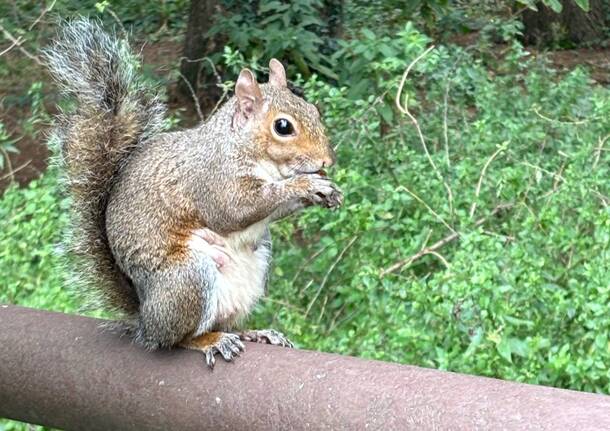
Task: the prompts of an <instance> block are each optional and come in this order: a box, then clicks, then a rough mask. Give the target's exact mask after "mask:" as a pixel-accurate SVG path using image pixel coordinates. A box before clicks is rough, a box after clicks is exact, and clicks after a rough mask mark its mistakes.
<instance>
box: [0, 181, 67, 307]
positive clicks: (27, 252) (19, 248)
mask: <svg viewBox="0 0 610 431" xmlns="http://www.w3.org/2000/svg"><path fill="white" fill-rule="evenodd" d="M66 210H67V201H66V200H65V199H62V198H61V196H60V195H59V193H58V187H57V181H56V175H54V173H53V172H49V173H47V174H46V175H45V176H43V177H42V178H41V179H40V180H36V181H32V182H31V183H30V184H29V186H28V187H27V188H23V189H20V188H18V187H17V186H15V185H13V186H11V187H10V188H9V189H8V190H6V191H5V192H4V194H3V195H2V200H1V201H0V263H1V267H2V284H1V286H2V288H1V289H0V302H1V303H13V304H20V305H24V306H28V307H35V308H46V309H53V310H58V311H74V310H75V309H76V306H75V303H74V301H73V299H72V298H71V297H70V295H68V293H67V291H66V288H65V281H66V277H65V275H64V273H63V271H62V259H61V255H60V253H58V250H57V249H56V246H57V244H58V243H59V241H60V239H61V232H62V231H63V227H64V225H65V223H66V221H67V219H66V216H65V214H66Z"/></svg>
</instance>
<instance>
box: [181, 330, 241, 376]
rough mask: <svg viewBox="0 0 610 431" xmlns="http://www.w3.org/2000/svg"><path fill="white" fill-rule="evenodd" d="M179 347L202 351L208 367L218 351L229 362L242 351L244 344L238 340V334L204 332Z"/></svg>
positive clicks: (213, 362) (212, 365) (212, 364)
mask: <svg viewBox="0 0 610 431" xmlns="http://www.w3.org/2000/svg"><path fill="white" fill-rule="evenodd" d="M180 347H184V348H185V349H191V350H199V351H201V352H203V354H204V355H205V362H206V363H207V364H208V366H209V367H210V368H214V364H215V363H216V359H215V357H214V356H215V355H216V353H220V355H221V356H222V358H223V359H224V360H225V361H227V362H231V361H232V360H233V359H234V358H235V357H237V356H239V354H240V352H243V351H244V344H243V343H242V342H241V341H240V339H239V335H236V334H231V333H229V332H206V333H205V334H202V335H200V336H198V337H195V338H192V339H190V340H188V341H184V342H182V343H180Z"/></svg>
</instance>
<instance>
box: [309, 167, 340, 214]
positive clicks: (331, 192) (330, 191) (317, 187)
mask: <svg viewBox="0 0 610 431" xmlns="http://www.w3.org/2000/svg"><path fill="white" fill-rule="evenodd" d="M301 177H302V178H301V179H302V181H304V182H306V183H307V186H306V187H305V190H306V196H304V197H305V199H307V200H308V201H310V202H312V203H314V204H316V205H320V206H323V207H325V208H331V209H334V208H338V207H340V206H341V205H342V204H343V193H341V190H339V187H337V185H336V184H335V183H333V182H332V181H331V180H330V179H329V178H328V177H327V176H325V175H320V174H305V175H302V176H301Z"/></svg>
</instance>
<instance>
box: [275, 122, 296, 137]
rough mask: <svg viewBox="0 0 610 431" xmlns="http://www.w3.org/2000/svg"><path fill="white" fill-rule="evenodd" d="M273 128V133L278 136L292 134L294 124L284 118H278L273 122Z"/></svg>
mask: <svg viewBox="0 0 610 431" xmlns="http://www.w3.org/2000/svg"><path fill="white" fill-rule="evenodd" d="M273 128H274V129H275V133H277V134H278V135H280V136H291V135H294V126H293V125H292V123H291V122H290V121H288V120H287V119H285V118H278V119H277V120H275V123H273Z"/></svg>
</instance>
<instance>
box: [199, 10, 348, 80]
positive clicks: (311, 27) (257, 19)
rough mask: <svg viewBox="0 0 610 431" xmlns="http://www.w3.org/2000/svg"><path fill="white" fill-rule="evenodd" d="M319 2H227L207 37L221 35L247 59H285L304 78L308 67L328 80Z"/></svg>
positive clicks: (332, 76) (329, 74) (323, 23)
mask: <svg viewBox="0 0 610 431" xmlns="http://www.w3.org/2000/svg"><path fill="white" fill-rule="evenodd" d="M322 3H323V2H322V1H321V0H303V1H299V2H281V1H276V0H272V1H268V0H265V1H249V2H243V1H229V0H225V1H224V2H223V5H224V7H225V9H226V10H227V14H226V16H220V15H219V16H217V18H216V19H217V22H216V24H215V25H214V26H213V27H212V29H210V34H211V35H215V34H219V33H220V34H222V35H223V36H226V37H227V38H228V41H229V44H230V45H231V46H233V47H234V48H236V49H238V50H239V51H240V52H242V53H243V54H244V55H245V56H246V57H247V58H250V59H253V60H254V62H256V60H258V59H261V58H264V59H269V58H272V57H278V58H285V59H286V60H290V63H291V64H293V65H295V66H296V68H297V70H298V71H299V72H300V73H301V74H303V75H305V76H309V75H310V74H311V71H310V68H313V69H315V70H317V71H318V72H320V73H322V74H324V75H326V76H328V77H331V78H336V74H335V73H334V72H333V71H332V70H331V69H330V68H329V67H328V61H329V60H328V57H327V56H326V55H324V54H323V53H322V52H321V48H323V47H324V46H325V45H326V44H328V43H329V41H328V39H326V40H325V39H323V38H321V37H320V36H318V33H320V31H321V30H323V29H325V26H326V24H325V22H324V19H323V18H322V12H321V9H322Z"/></svg>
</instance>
